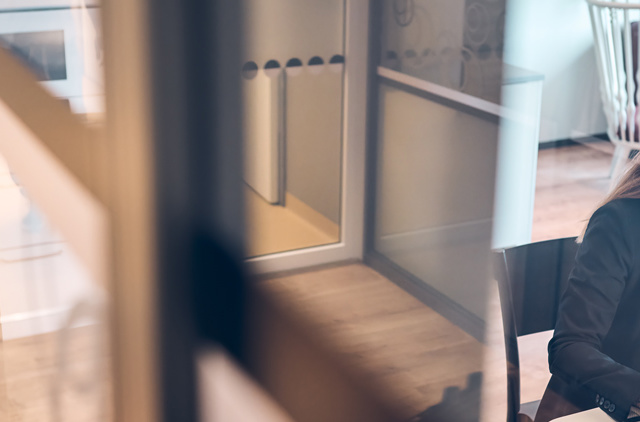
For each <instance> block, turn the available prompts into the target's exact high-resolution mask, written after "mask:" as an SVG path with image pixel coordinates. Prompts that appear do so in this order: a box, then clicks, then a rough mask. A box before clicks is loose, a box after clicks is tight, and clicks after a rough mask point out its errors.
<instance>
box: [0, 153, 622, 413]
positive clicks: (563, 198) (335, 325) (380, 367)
mask: <svg viewBox="0 0 640 422" xmlns="http://www.w3.org/2000/svg"><path fill="white" fill-rule="evenodd" d="M601 147H602V148H605V149H606V148H608V146H607V145H604V146H601ZM610 158H611V156H610V154H609V153H608V152H607V151H605V152H603V151H601V150H599V149H596V148H591V147H584V146H575V147H568V148H558V149H552V150H542V151H541V152H540V155H539V165H538V175H539V176H538V188H537V196H536V208H535V214H534V215H535V217H534V218H535V221H534V227H533V238H534V240H542V239H547V238H553V237H559V236H568V235H576V234H577V233H578V232H579V231H580V229H581V227H582V224H583V220H584V219H585V218H587V217H588V215H589V213H590V211H591V210H592V209H593V207H595V205H596V204H597V202H598V201H599V200H600V198H601V197H602V195H603V193H604V192H605V190H606V187H607V183H608V180H607V172H608V166H609V162H610ZM260 285H261V286H262V287H263V288H265V289H267V290H268V291H270V292H272V294H274V295H275V296H277V297H279V298H281V299H282V301H283V302H284V303H286V304H287V306H288V307H291V308H292V309H294V310H295V311H297V312H299V313H300V315H301V317H302V318H308V319H309V320H311V321H312V322H313V324H315V325H316V326H317V327H318V330H317V333H318V336H322V337H323V338H325V339H326V341H328V342H331V343H332V344H335V345H336V347H337V348H338V350H339V351H340V353H341V354H343V355H344V357H345V359H348V360H349V361H350V362H351V363H352V364H353V365H354V366H356V367H359V368H361V369H362V370H363V371H364V372H365V373H366V374H368V375H367V376H368V377H369V378H370V379H371V382H376V383H380V384H382V385H384V386H385V387H386V388H387V389H388V390H389V391H390V393H389V394H390V395H392V396H393V397H394V399H395V400H396V401H397V402H398V403H400V404H401V405H402V407H403V408H404V409H405V411H406V412H405V416H407V417H409V416H412V415H415V414H417V413H419V412H421V411H422V410H424V409H425V408H427V407H429V406H431V405H433V404H436V403H438V402H439V401H440V400H441V399H442V393H443V390H444V388H446V387H451V386H457V387H459V388H460V389H464V388H465V385H466V379H467V376H468V374H470V373H474V372H477V371H481V370H484V383H485V384H484V385H485V387H486V388H484V398H483V415H484V417H483V420H485V421H487V422H494V421H504V415H505V409H506V406H505V403H506V389H505V385H506V378H505V363H504V348H503V344H502V332H501V323H500V314H499V307H498V302H497V295H496V294H495V291H494V294H492V296H491V298H490V309H491V315H490V316H489V320H490V328H489V331H488V342H487V344H486V345H482V344H480V343H478V342H477V341H476V340H475V339H474V338H472V337H471V336H469V335H468V334H466V333H465V332H464V331H462V330H461V329H459V328H458V327H456V326H455V325H453V324H451V323H450V322H449V321H448V320H446V319H445V318H443V317H442V316H440V315H439V314H437V313H436V312H434V311H433V310H431V309H430V308H428V307H426V306H425V305H423V304H422V303H421V302H419V301H418V300H416V299H415V298H413V297H412V296H411V295H409V294H407V293H405V292H404V291H403V290H401V289H400V288H398V287H397V286H396V285H395V284H393V283H392V282H390V281H389V280H387V279H386V278H384V277H383V276H381V275H380V274H378V273H376V272H375V271H373V270H372V269H370V268H368V267H366V266H364V265H361V264H350V265H345V266H339V267H334V268H326V269H322V270H316V271H311V272H307V273H300V274H295V275H288V276H281V277H277V278H272V279H269V280H264V281H262V282H260ZM76 333H77V336H78V340H77V342H76V343H75V344H74V346H73V351H72V352H71V353H72V356H73V359H72V361H73V362H74V365H75V366H73V367H72V368H71V369H72V372H73V373H74V374H75V376H76V377H77V378H79V379H82V378H83V376H86V373H87V371H88V370H90V368H91V359H90V357H91V356H93V354H92V352H91V346H90V344H91V342H90V341H89V340H86V338H88V337H90V336H88V335H87V334H86V331H83V329H78V331H76ZM83 338H84V340H83ZM548 338H549V334H544V335H543V336H537V337H533V338H527V339H524V341H523V342H522V343H521V347H522V354H523V356H522V358H523V361H522V366H523V372H524V384H523V397H522V398H523V400H524V401H528V400H534V399H536V398H539V396H540V395H541V394H542V391H543V389H544V386H545V384H546V380H547V379H548V376H549V375H548V371H547V369H546V342H547V341H548ZM56 341H57V340H56V336H55V335H53V334H47V335H41V336H34V337H30V338H26V339H18V340H11V341H6V342H4V343H2V346H1V349H0V421H3V422H4V421H10V422H13V421H21V422H23V421H38V422H43V421H44V422H47V421H52V422H56V419H55V418H54V414H53V413H52V407H51V402H50V401H49V400H50V399H49V397H50V394H49V393H50V392H51V389H50V387H51V385H52V380H53V378H52V377H53V376H54V375H55V373H56V367H57V366H56V361H55V359H54V356H55V353H54V352H55V347H56V344H57V343H56ZM80 385H82V383H80ZM93 394H95V390H92V389H91V388H89V389H86V388H85V389H83V388H82V387H77V386H76V384H73V385H69V386H66V387H65V393H64V397H65V403H67V406H66V407H65V408H64V409H67V410H68V409H74V407H73V406H75V407H76V408H75V410H74V411H73V412H69V413H65V414H64V417H63V419H62V420H64V421H76V420H77V421H94V420H99V414H101V412H102V414H104V409H103V408H101V407H100V406H99V405H96V401H95V396H94V395H93Z"/></svg>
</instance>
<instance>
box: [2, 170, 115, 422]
mask: <svg viewBox="0 0 640 422" xmlns="http://www.w3.org/2000/svg"><path fill="white" fill-rule="evenodd" d="M0 202H1V203H2V207H1V210H0V326H1V330H2V331H1V337H0V419H2V420H41V421H63V420H64V421H87V420H91V421H106V420H109V417H110V416H109V414H110V409H109V406H108V400H109V399H108V396H109V383H108V379H109V377H108V362H109V361H108V356H109V355H108V343H107V327H106V324H107V321H106V306H107V304H106V302H105V292H104V291H103V289H102V288H101V287H99V286H98V285H97V283H96V282H95V280H93V279H92V277H91V276H90V275H89V273H88V271H87V270H86V268H85V267H84V265H83V264H82V263H81V262H80V261H79V259H78V257H77V256H76V254H75V253H74V251H73V250H72V249H71V247H70V246H69V244H68V243H67V242H66V241H65V239H64V238H63V237H62V235H61V234H60V233H59V232H58V231H57V230H55V228H53V227H51V225H50V224H49V222H48V221H47V218H46V216H45V215H44V214H43V213H42V212H41V210H40V208H39V207H38V206H37V205H36V204H35V203H34V202H33V201H32V199H31V198H30V197H29V196H28V194H27V192H26V191H25V189H24V188H23V187H22V186H21V185H20V178H19V177H18V176H17V175H16V174H15V173H12V172H11V170H10V169H9V167H8V165H7V164H6V162H5V161H4V160H2V159H1V157H0ZM69 212H70V213H71V212H73V211H72V210H69ZM96 247H98V246H96Z"/></svg>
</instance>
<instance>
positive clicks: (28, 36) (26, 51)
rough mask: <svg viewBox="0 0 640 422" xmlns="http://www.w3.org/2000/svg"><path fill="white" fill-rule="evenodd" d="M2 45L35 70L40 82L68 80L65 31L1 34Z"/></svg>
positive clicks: (0, 41)
mask: <svg viewBox="0 0 640 422" xmlns="http://www.w3.org/2000/svg"><path fill="white" fill-rule="evenodd" d="M0 43H2V44H4V47H5V48H8V49H9V50H10V51H11V52H12V53H13V54H15V55H16V56H18V57H19V58H20V59H21V60H22V61H23V62H24V63H25V65H27V66H28V67H29V68H30V69H31V70H33V71H34V72H35V73H36V75H38V79H39V80H41V81H54V80H60V79H66V78H67V64H66V59H65V53H64V31H41V32H26V33H19V34H1V35H0Z"/></svg>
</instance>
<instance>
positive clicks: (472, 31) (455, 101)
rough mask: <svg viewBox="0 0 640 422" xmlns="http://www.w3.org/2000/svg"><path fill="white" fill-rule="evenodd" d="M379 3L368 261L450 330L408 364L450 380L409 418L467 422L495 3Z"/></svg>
mask: <svg viewBox="0 0 640 422" xmlns="http://www.w3.org/2000/svg"><path fill="white" fill-rule="evenodd" d="M381 4H382V7H381V13H382V16H381V23H382V39H381V45H380V46H379V47H380V50H379V58H380V62H379V68H378V82H379V83H378V86H377V99H378V104H377V106H378V109H377V116H376V118H377V137H376V139H375V142H376V162H375V163H374V166H375V180H376V186H375V203H374V204H373V205H374V206H375V213H374V217H375V218H374V231H375V232H374V236H373V242H372V244H371V245H370V248H372V251H371V252H370V259H371V261H372V262H373V263H374V264H375V265H376V267H377V269H379V270H380V271H382V272H384V273H385V274H389V275H390V276H392V277H394V278H395V279H396V280H398V282H399V283H401V285H403V286H407V288H409V289H410V291H411V292H412V293H413V294H415V295H416V296H417V297H418V298H420V299H421V300H422V301H423V302H425V303H427V304H429V305H430V306H431V307H433V309H435V310H437V311H438V312H440V313H441V314H442V315H443V316H444V317H446V318H447V319H449V320H450V321H452V322H453V323H454V324H456V325H458V327H456V326H455V325H454V324H451V325H449V326H448V327H447V328H443V331H446V332H447V337H446V338H445V337H442V338H438V339H432V340H430V341H429V342H428V344H429V345H430V346H431V347H434V348H437V349H438V350H440V351H442V352H441V353H434V352H432V351H429V352H425V353H424V362H423V363H421V364H419V363H416V366H417V365H424V366H426V365H434V366H437V367H442V368H447V371H448V373H449V376H447V377H441V378H437V377H434V378H429V379H427V380H425V381H424V384H425V385H423V386H422V387H421V391H427V390H428V391H429V392H430V393H431V396H429V397H426V396H425V397H424V398H423V403H424V406H425V409H426V410H424V412H423V413H421V414H420V415H418V416H417V417H416V419H415V420H416V421H427V420H429V421H431V420H433V421H447V420H465V421H466V420H468V421H475V420H479V419H480V411H481V409H480V398H481V396H482V395H485V396H486V394H485V393H486V392H487V391H488V392H489V393H491V392H492V391H494V390H495V388H494V387H489V388H488V389H486V390H485V391H483V388H484V387H483V383H484V384H486V383H487V382H493V381H492V380H491V379H489V380H487V379H483V378H487V375H488V373H486V372H484V363H485V362H484V355H485V351H486V349H485V347H484V346H483V344H482V343H481V341H476V340H473V339H471V338H470V336H469V334H470V335H471V336H473V337H475V339H477V340H480V339H484V338H485V336H486V335H487V333H486V330H485V328H486V322H487V320H488V319H489V317H490V316H489V315H491V312H490V311H491V310H492V309H493V306H494V305H497V302H496V303H494V302H493V301H492V302H491V303H492V306H491V307H489V306H488V304H487V299H488V298H489V297H490V292H491V291H490V284H489V282H490V280H491V267H490V260H489V257H490V252H491V246H492V245H491V240H492V223H493V211H494V183H495V175H496V164H497V161H496V158H497V150H498V140H499V134H500V130H501V128H500V117H501V116H499V111H498V110H500V108H499V106H498V105H499V104H500V98H501V90H502V87H503V80H502V73H503V59H502V56H503V51H502V50H503V47H502V46H503V32H504V30H503V28H504V24H503V20H504V12H505V2H504V1H500V0H457V1H451V0H387V1H384V2H381ZM425 81H426V82H428V83H425ZM460 93H463V94H466V95H460ZM498 315H499V314H498ZM443 327H444V324H443ZM465 331H466V333H465ZM458 336H459V337H458ZM462 338H466V339H467V341H465V342H462V341H461V339H462ZM427 361H428V362H429V364H427V363H426V362H427ZM461 361H464V365H460V364H459V362H461ZM489 378H491V377H489ZM434 395H435V396H436V397H437V398H435V399H434V398H433V396H434ZM490 399H491V398H490ZM438 400H439V402H438ZM434 401H435V402H434ZM495 404H496V403H495V402H492V403H491V405H490V406H485V407H486V408H488V409H490V411H489V412H490V413H491V414H492V415H493V417H492V418H489V419H487V420H496V419H499V418H500V417H501V416H499V415H500V414H501V413H500V409H496V407H495Z"/></svg>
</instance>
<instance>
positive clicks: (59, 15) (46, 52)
mask: <svg viewBox="0 0 640 422" xmlns="http://www.w3.org/2000/svg"><path fill="white" fill-rule="evenodd" d="M30 3H33V5H32V6H29V5H28V4H27V2H12V1H7V0H0V46H3V47H5V48H7V49H9V50H10V51H11V52H12V53H13V54H14V55H15V56H16V57H18V58H19V59H20V60H21V61H22V62H23V63H24V64H25V65H26V66H27V67H29V68H30V69H31V70H32V71H33V72H34V73H35V74H36V76H37V77H38V79H39V80H41V81H43V83H44V86H46V87H47V88H48V89H49V90H50V91H51V93H52V94H53V95H55V96H56V97H58V98H60V99H63V100H64V101H65V102H66V103H68V104H69V106H70V107H71V110H72V111H73V112H74V113H79V114H82V115H85V116H89V117H92V118H94V119H95V118H97V117H98V115H99V114H101V113H103V112H104V87H103V77H102V71H103V70H102V65H103V63H102V40H101V35H100V31H101V28H100V9H99V7H98V5H97V4H96V2H94V1H83V2H82V6H80V7H74V8H71V5H72V3H71V2H70V1H68V0H67V1H66V2H64V1H57V2H55V4H53V5H50V4H49V3H51V2H48V1H46V0H43V1H41V2H40V3H38V2H35V1H34V2H30ZM74 4H75V2H74ZM76 6H77V5H76ZM45 7H55V8H52V9H49V10H43V8H45Z"/></svg>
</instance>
